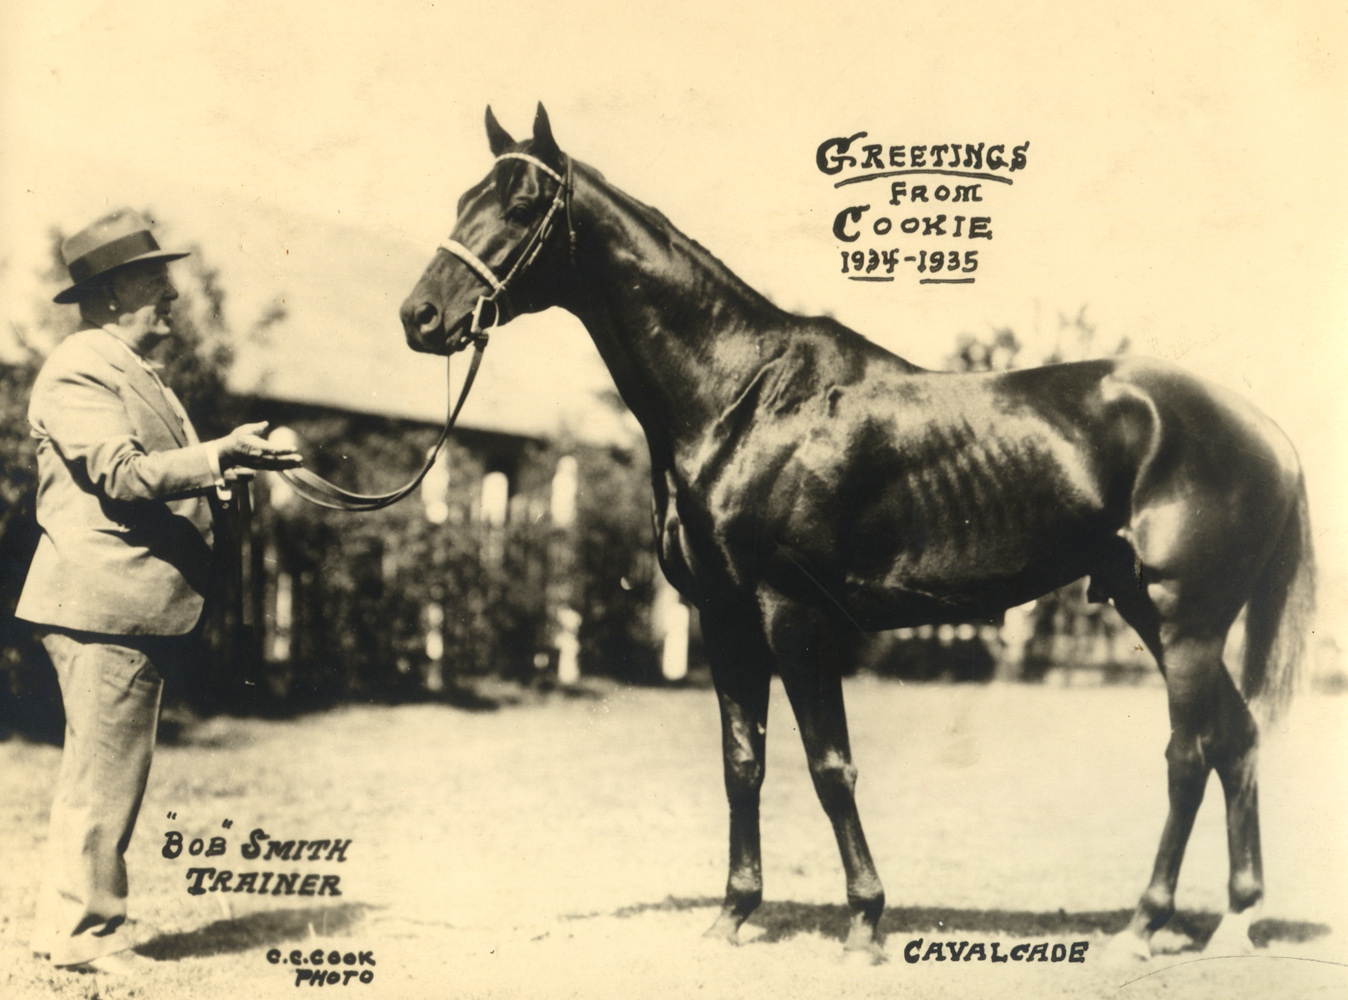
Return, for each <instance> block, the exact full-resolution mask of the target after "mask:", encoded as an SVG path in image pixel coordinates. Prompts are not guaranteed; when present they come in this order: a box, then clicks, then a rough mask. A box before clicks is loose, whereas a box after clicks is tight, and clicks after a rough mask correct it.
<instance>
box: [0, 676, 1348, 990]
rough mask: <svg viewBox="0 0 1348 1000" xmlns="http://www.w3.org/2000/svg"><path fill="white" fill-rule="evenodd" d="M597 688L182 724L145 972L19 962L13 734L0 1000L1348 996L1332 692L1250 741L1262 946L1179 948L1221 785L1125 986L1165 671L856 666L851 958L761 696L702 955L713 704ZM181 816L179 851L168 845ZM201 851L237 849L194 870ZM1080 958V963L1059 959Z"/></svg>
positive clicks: (22, 777)
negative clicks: (874, 935) (748, 840)
mask: <svg viewBox="0 0 1348 1000" xmlns="http://www.w3.org/2000/svg"><path fill="white" fill-rule="evenodd" d="M587 692H588V693H587V694H586V695H585V696H583V697H574V696H573V697H565V696H561V695H555V696H551V697H549V698H546V699H541V700H535V701H531V702H529V703H526V704H521V705H515V706H512V707H506V708H502V709H500V710H499V711H491V712H465V711H461V710H456V709H451V708H447V707H443V706H425V705H423V706H410V707H401V708H382V707H381V708H368V707H363V708H352V709H345V710H341V711H335V712H331V713H327V714H322V715H316V716H311V717H306V718H302V719H299V720H296V721H290V722H264V721H258V720H232V719H214V720H210V721H207V722H204V723H201V724H198V725H195V726H192V727H190V728H189V729H188V730H187V731H186V732H185V733H184V734H183V736H182V738H181V739H180V740H179V741H178V742H177V743H175V744H174V745H165V746H161V748H160V750H159V752H158V754H157V756H156V760H155V770H154V773H153V775H152V777H151V782H150V789H149V792H148V794H147V797H146V801H145V805H144V808H143V810H142V813H141V822H140V826H139V828H138V830H137V834H136V837H135V839H134V841H133V843H132V845H131V849H130V852H129V864H130V877H131V884H132V898H131V902H132V915H133V916H135V917H139V918H141V919H143V920H147V921H150V922H151V923H153V924H154V925H156V926H157V927H158V928H159V930H160V931H161V936H160V937H159V938H158V939H156V940H154V941H152V942H150V943H149V944H148V945H146V946H145V947H144V948H143V949H142V950H143V952H144V954H146V955H147V956H149V957H150V958H152V959H154V960H155V961H156V964H155V965H154V966H153V967H152V968H151V970H150V972H149V973H148V974H147V975H146V976H145V978H144V979H143V980H141V981H134V982H131V981H125V980H121V981H119V980H112V979H108V978H106V977H102V976H92V975H79V974H74V973H66V972H55V971H52V970H50V969H49V968H46V967H44V966H42V965H40V964H38V963H37V962H36V961H35V960H33V959H32V958H31V956H30V954H29V951H28V948H27V947H26V935H27V932H28V926H29V923H30V922H31V920H32V916H33V906H34V898H35V894H36V881H37V875H38V871H39V866H40V864H41V847H42V843H43V840H44V838H45V824H46V817H47V809H48V805H49V799H50V794H51V789H52V784H53V781H54V778H55V773H56V768H57V764H58V761H59V756H60V752H59V750H58V749H55V748H53V747H48V746H35V745H32V744H26V743H23V742H19V741H10V742H8V743H5V744H0V789H3V794H2V795H0V802H3V811H2V812H0V845H2V846H3V852H4V853H3V857H4V859H5V864H4V865H3V868H0V997H3V998H26V997H58V998H85V1000H92V998H99V1000H122V998H132V997H135V998H146V1000H158V998H175V1000H176V998H182V997H188V998H197V997H199V998H206V1000H216V998H220V1000H224V998H228V1000H243V998H252V997H270V996H293V995H296V994H295V990H296V989H297V988H298V989H301V990H305V991H306V992H305V993H304V994H301V995H312V993H309V992H307V991H310V990H312V989H314V987H313V985H311V984H310V982H309V980H312V979H313V978H314V974H315V973H321V974H323V976H322V978H323V985H322V987H321V988H322V989H323V990H324V991H325V995H331V994H332V993H333V992H334V991H336V992H337V993H338V995H341V996H348V995H349V996H352V997H357V998H359V997H362V996H368V997H399V998H402V997H407V998H422V997H426V998H431V997H436V998H438V997H449V998H459V997H464V998H468V997H493V998H495V997H499V998H516V997H519V998H534V997H541V998H552V997H559V998H561V997H578V998H587V1000H588V998H608V997H613V998H619V997H622V998H628V997H671V998H681V997H722V996H725V997H731V996H733V997H737V998H746V1000H749V998H758V997H763V998H767V997H771V998H774V1000H777V998H782V1000H793V998H801V1000H805V998H809V1000H816V998H830V997H844V996H846V997H858V998H866V997H894V996H903V997H913V998H917V1000H928V998H932V1000H934V998H944V997H978V996H1006V997H1059V996H1061V997H1106V996H1108V997H1121V998H1126V1000H1134V998H1157V997H1171V996H1183V997H1186V998H1188V997H1213V998H1217V997H1220V998H1232V997H1265V996H1268V997H1279V998H1295V997H1344V996H1348V964H1345V963H1348V934H1345V929H1346V928H1348V902H1345V900H1348V893H1345V889H1348V864H1345V862H1346V861H1348V768H1345V766H1344V765H1345V763H1348V713H1346V712H1345V709H1346V708H1348V700H1346V699H1345V698H1344V697H1342V696H1339V697H1334V696H1328V695H1308V696H1306V697H1305V698H1303V699H1302V701H1301V702H1300V703H1299V705H1298V706H1297V708H1296V710H1295V711H1294V714H1293V715H1292V716H1291V717H1290V718H1289V719H1288V720H1287V721H1286V723H1285V724H1283V725H1280V726H1279V727H1278V731H1276V732H1272V733H1270V734H1268V735H1267V737H1266V740H1265V745H1264V752H1263V760H1262V779H1263V780H1262V784H1261V789H1260V794H1261V801H1262V806H1263V834H1264V854H1265V874H1266V878H1267V883H1268V894H1267V900H1266V903H1265V905H1264V908H1263V911H1262V915H1261V917H1260V919H1259V920H1258V921H1257V922H1256V923H1255V925H1254V937H1255V938H1256V939H1257V942H1258V944H1259V945H1260V947H1259V948H1258V949H1257V950H1256V952H1255V954H1254V955H1253V956H1252V957H1247V958H1229V959H1219V960H1208V959H1204V958H1203V956H1202V955H1201V954H1200V952H1199V949H1200V948H1201V946H1202V944H1203V943H1204V941H1205V940H1206V938H1207V936H1208V935H1209V934H1210V933H1211V931H1212V929H1213V927H1214V926H1215V924H1216V919H1217V914H1219V913H1220V911H1221V909H1222V907H1223V904H1224V900H1225V881H1226V862H1225V831H1224V825H1223V813H1222V800H1221V792H1220V787H1219V786H1218V785H1217V784H1216V783H1215V779H1214V783H1213V785H1212V786H1211V787H1210V789H1209V798H1208V801H1207V804H1206V805H1205V807H1204V809H1203V811H1202V812H1201V813H1200V815H1199V821H1198V826H1197V828H1196V830H1195V832H1194V836H1193V839H1192V842H1191V846H1190V851H1189V855H1188V858H1187V860H1186V863H1185V869H1184V873H1183V876H1182V879H1181V883H1180V898H1179V903H1180V907H1181V912H1180V913H1179V914H1178V915H1177V917H1176V918H1175V920H1174V921H1172V925H1171V927H1170V928H1169V929H1167V930H1165V931H1162V932H1161V933H1160V934H1158V935H1157V939H1156V942H1155V943H1156V945H1157V949H1158V951H1159V952H1161V954H1159V955H1158V956H1157V957H1156V958H1154V959H1153V960H1152V961H1151V962H1150V963H1147V964H1139V965H1136V966H1132V967H1122V968H1120V967H1113V966H1108V965H1106V964H1105V963H1103V962H1102V961H1100V956H1101V952H1102V950H1103V947H1104V944H1105V941H1106V938H1107V935H1108V934H1110V933H1112V932H1113V931H1116V930H1118V929H1119V928H1120V927H1122V926H1123V924H1124V922H1125V921H1126V919H1127V916H1128V913H1129V911H1130V908H1131V906H1132V904H1133V903H1134V901H1135V899H1136V896H1137V894H1138V892H1139V891H1140V890H1141V888H1142V886H1143V884H1144V882H1145V881H1146V877H1147V874H1148V872H1149V870H1150V864H1151V860H1152V856H1153V852H1154V850H1155V847H1156V839H1157V836H1158V835H1159V832H1160V827H1161V822H1162V819H1163V816H1164V810H1165V767H1164V760H1163V758H1162V751H1163V749H1164V745H1165V741H1166V737H1167V722H1166V711H1165V703H1164V692H1163V690H1162V689H1161V688H1160V687H1159V686H1156V685H1147V686H1141V687H1113V688H1106V687H1061V686H1056V685H1044V686H1039V687H1030V686H1019V685H1000V684H994V685H991V686H959V687H952V686H944V685H939V686H921V685H901V684H897V683H893V682H881V681H876V680H869V679H864V678H862V679H857V680H854V681H852V682H849V684H848V688H847V696H848V704H849V710H850V718H851V724H852V735H853V744H854V751H855V756H856V759H857V762H858V765H859V766H860V769H861V780H860V784H859V787H858V796H859V801H860V808H861V811H862V816H863V819H864V820H865V822H866V830H867V834H868V837H869V839H870V843H871V846H872V850H873V852H874V854H875V856H876V861H877V863H878V865H879V866H880V871H881V874H882V876H883V877H884V878H885V884H886V890H887V893H888V897H889V901H890V909H889V910H888V912H887V913H886V916H885V919H884V922H883V924H882V929H883V931H884V932H885V934H886V936H887V950H888V952H889V956H890V960H889V961H888V962H887V963H886V964H883V965H879V966H867V965H857V964H852V963H850V962H844V961H842V946H841V939H842V936H843V931H844V927H845V924H846V910H845V907H844V906H843V905H842V904H843V901H844V887H843V879H842V873H841V866H840V863H839V861H838V856H837V851H836V847H835V845H834V842H833V837H832V832H831V830H830V828H829V826H828V823H827V821H826V820H825V819H824V816H823V814H822V811H821V810H820V808H819V806H818V803H817V802H816V800H815V797H814V793H813V789H812V788H811V786H810V782H809V778H808V775H807V774H806V772H805V767H804V754H803V751H802V750H801V748H800V744H799V741H798V740H797V738H796V734H795V731H794V726H793V724H792V721H793V720H792V719H791V718H790V713H789V711H787V710H786V707H785V706H786V700H785V698H784V696H783V694H782V692H781V690H780V689H778V690H775V691H774V701H773V705H774V713H773V718H772V722H771V724H770V726H769V744H768V779H767V784H766V786H765V789H764V796H763V841H764V868H765V878H766V883H767V886H766V902H765V903H764V905H763V907H762V908H761V909H760V911H759V913H758V914H757V915H756V916H755V917H754V918H753V920H752V921H751V923H750V924H749V925H747V926H746V928H745V931H744V933H743V937H744V944H743V945H742V946H741V947H739V948H729V947H726V946H724V945H722V946H714V945H712V944H711V943H709V942H705V941H703V940H702V939H701V938H700V934H701V932H702V931H703V930H704V929H705V928H706V927H707V926H709V925H710V923H711V921H712V918H713V916H714V915H715V910H716V906H717V903H718V900H719V894H720V891H721V888H722V886H723V884H724V878H725V868H724V865H725V855H726V819H725V817H726V807H725V802H724V797H723V792H722V786H721V764H720V759H719V736H718V722H717V715H716V708H715V701H714V697H713V695H712V694H711V693H710V692H709V691H703V690H681V691H654V690H633V689H624V688H618V687H607V686H592V687H589V688H587ZM254 830H263V831H266V833H267V834H268V835H269V836H270V837H273V838H275V839H277V840H280V841H286V840H297V841H298V840H300V839H304V840H308V841H311V842H312V841H321V840H332V841H346V840H349V841H350V843H349V845H348V846H347V847H346V849H345V852H344V855H345V860H339V859H338V858H336V857H334V858H332V859H330V860H329V859H327V858H326V857H325V856H322V855H324V850H322V849H320V851H319V854H320V855H321V856H320V857H319V858H318V859H317V860H310V858H309V851H308V850H307V849H306V851H305V853H304V855H303V856H302V857H301V858H300V859H299V860H297V861H296V860H293V859H292V860H291V861H289V862H287V861H282V860H278V859H275V858H273V860H272V861H270V862H267V861H266V860H265V853H264V854H263V856H262V857H261V858H256V859H252V860H249V859H248V858H246V857H245V856H244V854H242V853H241V849H242V847H243V846H244V845H246V844H248V842H249V837H250V834H251V833H252V831H254ZM169 831H177V832H178V833H180V834H181V835H182V837H183V847H184V849H183V851H182V854H181V855H180V856H179V857H177V858H175V859H169V858H165V857H164V856H163V850H164V848H165V845H166V843H168V839H167V837H166V834H167V833H168V832H169ZM214 837H219V838H221V839H222V840H223V841H224V845H223V846H224V853H223V854H221V855H218V856H212V857H207V856H206V852H207V851H209V849H210V848H209V844H210V841H211V839H212V838H214ZM197 838H200V839H201V842H202V843H201V847H202V848H203V849H202V850H201V852H200V853H199V854H198V855H196V856H192V854H191V849H192V842H193V841H194V840H195V839H197ZM258 839H259V840H260V838H258ZM194 867H214V868H215V869H217V872H218V871H221V870H230V871H232V872H234V875H233V876H232V877H231V885H230V887H233V886H235V885H238V880H239V878H240V876H241V875H242V873H244V872H248V871H254V872H262V871H268V870H275V871H278V872H281V873H289V872H298V873H300V875H301V876H305V875H311V874H314V875H317V876H318V877H317V878H314V879H312V880H310V882H309V886H310V888H311V889H315V890H316V889H317V888H320V887H321V886H322V884H323V877H324V876H333V875H335V876H337V879H338V881H337V882H336V883H335V884H334V887H335V888H337V889H339V891H340V893H341V894H340V896H337V895H332V894H331V893H329V894H326V895H318V894H315V895H312V896H308V895H301V894H300V892H299V890H300V889H301V888H302V887H303V886H304V884H305V883H304V881H303V878H301V879H298V880H296V882H295V883H294V888H295V890H296V891H295V893H294V894H285V893H283V894H281V895H274V894H272V893H271V892H270V891H269V892H267V893H265V894H262V893H257V892H253V893H249V892H243V893H236V892H226V891H217V892H209V891H207V892H203V893H200V894H197V895H193V894H191V893H189V891H188V889H189V888H190V887H191V886H192V884H193V881H194V880H195V878H196V876H192V875H190V874H189V869H191V868H194ZM202 881H203V884H204V885H205V886H206V887H209V886H210V885H211V884H212V882H211V881H210V878H203V879H202ZM259 881H260V877H259ZM223 888H224V887H222V889H223ZM918 939H921V940H922V944H921V945H920V946H914V948H917V949H919V950H921V951H922V952H923V953H925V952H926V950H927V949H928V948H929V947H930V943H931V942H932V941H955V942H959V941H968V942H970V946H969V947H970V949H972V947H973V944H974V943H979V942H981V943H983V944H984V945H985V946H986V947H985V950H986V951H990V950H991V945H992V944H993V943H994V942H995V943H997V944H998V945H999V953H1000V954H1002V955H1005V954H1006V953H1007V952H1008V951H1010V950H1011V949H1012V948H1013V947H1014V946H1016V945H1019V944H1022V943H1024V944H1027V945H1029V946H1031V947H1033V946H1034V945H1038V944H1044V945H1046V946H1047V947H1046V948H1044V949H1043V952H1042V953H1043V954H1045V955H1047V956H1049V958H1050V960H1049V961H1047V962H1038V961H1035V962H1025V961H1018V962H1005V963H992V962H990V961H973V962H963V961H958V962H957V961H949V960H947V961H941V962H937V961H935V960H932V959H929V960H927V961H918V962H915V963H910V962H908V961H905V958H904V955H905V950H906V949H908V946H909V944H910V942H913V941H915V940H918ZM1076 942H1086V948H1085V951H1084V957H1085V961H1084V962H1068V961H1059V962H1055V961H1052V957H1053V956H1054V955H1055V954H1058V955H1061V954H1063V953H1067V952H1069V949H1070V947H1071V946H1072V945H1073V944H1075V943H1076ZM1058 945H1061V946H1062V947H1061V948H1058V949H1057V950H1056V952H1055V946H1058ZM362 953H363V954H364V963H363V964H361V956H362ZM909 953H910V954H911V953H913V952H912V950H911V949H909ZM292 954H293V955H294V958H295V959H298V961H299V964H298V965H296V964H292V958H291V956H292ZM1021 954H1024V952H1022V953H1021ZM348 955H349V956H350V957H351V960H352V961H355V962H356V963H357V964H354V965H348V964H346V956H348ZM1030 955H1031V956H1033V955H1034V953H1033V952H1030ZM269 956H270V957H269ZM315 956H317V957H318V958H319V959H320V960H321V963H322V964H315V963H314V957H315ZM331 958H336V959H337V962H338V964H337V965H332V964H330V959H331ZM371 961H373V963H374V964H370V962H371ZM333 972H336V973H339V975H338V976H337V981H336V982H328V981H327V980H328V979H329V978H330V976H329V975H328V974H330V973H333ZM346 972H350V973H352V975H350V976H343V975H340V974H341V973H346ZM361 972H368V973H371V974H372V978H370V979H369V981H368V982H365V983H362V982H361V979H360V973H361ZM305 973H308V974H309V976H308V977H307V978H306V983H305V985H298V984H297V981H298V977H299V976H300V975H303V974H305Z"/></svg>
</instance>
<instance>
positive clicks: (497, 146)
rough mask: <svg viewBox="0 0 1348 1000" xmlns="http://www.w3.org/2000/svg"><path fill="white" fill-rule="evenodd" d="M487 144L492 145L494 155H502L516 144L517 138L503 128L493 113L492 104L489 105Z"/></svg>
mask: <svg viewBox="0 0 1348 1000" xmlns="http://www.w3.org/2000/svg"><path fill="white" fill-rule="evenodd" d="M487 145H488V146H490V147H491V155H492V156H500V155H501V154H502V153H504V152H505V151H506V150H507V149H509V148H510V147H511V146H513V145H515V140H514V139H512V138H511V137H510V133H509V132H507V131H506V130H505V129H503V128H501V123H500V122H498V121H497V120H496V116H495V115H494V114H492V113H491V105H490V104H488V105H487Z"/></svg>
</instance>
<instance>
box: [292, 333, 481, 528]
mask: <svg viewBox="0 0 1348 1000" xmlns="http://www.w3.org/2000/svg"><path fill="white" fill-rule="evenodd" d="M486 347H487V334H486V333H485V332H484V333H482V334H481V335H479V336H478V338H477V339H476V340H475V341H474V342H473V360H472V361H471V362H470V363H469V365H468V375H467V376H466V377H465V378H464V380H463V388H462V389H460V390H459V399H458V401H457V402H456V403H454V405H453V407H452V408H451V409H450V410H449V413H448V415H447V416H446V418H445V426H444V427H443V428H442V429H441V431H440V437H439V439H438V440H437V441H436V442H435V447H434V448H432V449H431V452H430V457H428V458H427V459H426V464H425V465H423V466H422V467H421V471H420V472H418V473H417V474H416V476H415V478H413V479H412V480H411V481H410V482H408V483H406V484H405V485H403V486H400V487H398V489H396V490H393V491H392V492H391V493H352V492H350V491H349V490H344V489H342V488H341V487H340V486H338V485H336V484H335V483H331V482H329V481H328V480H326V479H324V478H323V477H322V476H319V475H317V474H315V473H313V472H310V471H309V470H308V469H305V468H298V469H283V470H281V472H280V473H279V475H280V476H281V478H282V479H284V480H285V481H286V483H287V484H288V485H289V486H290V488H291V489H292V490H294V491H295V493H296V495H297V496H299V497H301V498H303V499H305V500H308V501H309V502H310V503H312V504H317V505H318V506H319V507H327V508H328V509H330V510H351V511H367V510H383V509H384V508H385V507H390V506H392V505H393V504H395V503H397V502H398V501H399V500H401V499H403V497H405V496H407V495H408V494H410V493H411V492H412V491H413V490H415V489H416V488H417V487H418V486H420V485H421V481H422V480H423V479H425V478H426V474H427V473H428V472H430V471H431V466H433V465H434V464H435V460H436V459H437V458H439V457H440V449H441V448H443V447H444V445H445V441H446V440H447V439H448V437H449V432H450V431H451V430H453V428H454V424H455V422H456V421H457V420H458V419H459V411H460V410H461V409H463V404H464V401H465V400H466V399H467V398H468V390H469V389H471V388H472V387H473V380H474V379H475V378H477V370H478V368H479V367H480V366H481V364H482V352H483V351H484V350H486ZM445 373H446V378H448V373H449V364H448V361H446V364H445ZM450 398H451V399H452V398H453V396H452V394H451V396H450Z"/></svg>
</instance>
